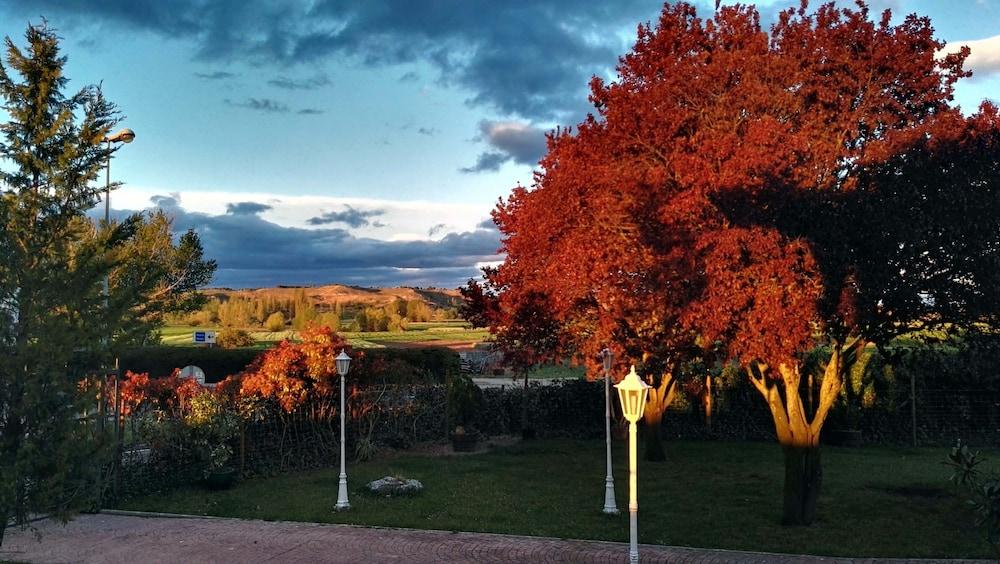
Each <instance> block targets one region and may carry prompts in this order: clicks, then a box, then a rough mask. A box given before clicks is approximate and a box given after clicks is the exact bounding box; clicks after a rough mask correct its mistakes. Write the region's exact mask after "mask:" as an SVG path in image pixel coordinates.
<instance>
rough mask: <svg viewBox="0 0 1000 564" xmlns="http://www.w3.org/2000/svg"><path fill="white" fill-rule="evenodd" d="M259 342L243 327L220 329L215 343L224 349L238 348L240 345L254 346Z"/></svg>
mask: <svg viewBox="0 0 1000 564" xmlns="http://www.w3.org/2000/svg"><path fill="white" fill-rule="evenodd" d="M256 343H257V341H255V340H254V338H253V337H252V336H251V335H250V333H247V332H246V331H244V330H243V329H232V328H228V327H227V328H226V329H223V330H222V331H219V335H218V336H217V337H216V338H215V344H216V345H218V346H220V347H222V348H224V349H236V348H240V347H252V346H254V345H255V344H256Z"/></svg>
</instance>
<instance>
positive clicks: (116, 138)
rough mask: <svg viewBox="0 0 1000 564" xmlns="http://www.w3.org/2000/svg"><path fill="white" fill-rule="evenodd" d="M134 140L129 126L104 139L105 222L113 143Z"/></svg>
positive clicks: (109, 219) (109, 204)
mask: <svg viewBox="0 0 1000 564" xmlns="http://www.w3.org/2000/svg"><path fill="white" fill-rule="evenodd" d="M134 140H135V132H134V131H132V130H131V129H129V128H127V127H126V128H125V129H120V130H118V132H117V133H115V134H114V135H109V136H107V137H105V138H104V141H105V142H106V143H107V144H108V162H107V165H106V166H105V177H104V223H110V222H111V144H112V143H131V142H132V141H134ZM105 297H107V296H105Z"/></svg>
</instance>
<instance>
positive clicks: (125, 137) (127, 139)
mask: <svg viewBox="0 0 1000 564" xmlns="http://www.w3.org/2000/svg"><path fill="white" fill-rule="evenodd" d="M104 140H105V141H109V142H111V143H131V142H132V141H134V140H135V132H134V131H132V130H131V129H129V128H127V127H126V128H125V129H119V130H118V132H117V133H115V134H114V135H109V136H107V137H105V138H104Z"/></svg>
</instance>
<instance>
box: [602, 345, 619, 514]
mask: <svg viewBox="0 0 1000 564" xmlns="http://www.w3.org/2000/svg"><path fill="white" fill-rule="evenodd" d="M614 359H615V354H614V353H613V352H611V349H609V348H607V347H605V348H604V350H602V351H601V361H602V362H603V363H604V444H605V447H607V448H606V451H607V456H606V457H605V458H606V459H607V469H608V471H607V474H606V475H605V476H604V513H606V514H608V515H618V506H617V505H615V478H614V476H612V475H611V365H612V363H613V362H614Z"/></svg>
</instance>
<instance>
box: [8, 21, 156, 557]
mask: <svg viewBox="0 0 1000 564" xmlns="http://www.w3.org/2000/svg"><path fill="white" fill-rule="evenodd" d="M25 38H26V40H27V44H28V48H27V49H26V50H24V51H22V50H21V49H19V48H18V47H17V46H16V45H15V44H14V42H13V41H11V40H10V38H7V39H6V47H7V53H6V57H5V60H6V65H4V64H3V63H0V100H2V104H3V109H4V111H5V112H6V114H7V116H9V121H7V122H6V123H3V124H0V161H2V167H0V183H2V195H0V225H2V229H0V543H2V542H3V533H4V530H5V528H6V527H7V526H8V524H9V523H14V524H15V525H20V526H24V525H25V524H26V523H27V522H28V519H29V517H30V516H32V515H37V514H50V515H54V516H58V517H61V518H66V517H68V515H69V513H70V512H71V511H72V510H73V509H75V508H79V507H80V506H81V504H84V503H87V502H88V500H86V499H84V497H86V496H85V492H88V491H90V492H92V491H93V490H92V489H90V488H88V487H87V484H88V483H90V479H91V478H92V477H93V475H94V473H95V472H96V470H97V468H96V466H97V465H96V464H94V462H93V461H94V460H99V457H97V454H98V453H99V450H98V444H99V441H98V440H96V439H97V437H98V435H97V433H96V429H95V427H96V426H95V425H94V424H93V423H92V422H90V421H89V420H88V419H82V420H81V419H78V414H80V413H83V412H84V410H85V407H84V404H83V403H82V401H83V399H84V398H82V397H81V394H79V393H78V388H77V386H78V382H79V381H80V380H81V379H82V377H83V376H84V370H83V368H81V363H82V361H81V357H84V356H87V357H89V360H94V359H95V358H99V357H101V356H102V354H103V356H104V357H105V359H106V357H107V355H106V353H107V344H108V341H107V340H106V339H104V338H103V336H105V335H108V334H110V333H112V332H113V331H114V330H115V329H116V328H118V327H120V324H117V326H116V322H115V321H116V317H115V312H114V311H113V310H112V308H106V307H105V305H104V299H103V296H102V281H103V280H104V277H105V275H106V274H108V273H109V272H110V270H111V268H112V266H113V260H114V257H115V253H116V252H117V251H118V250H119V249H121V248H122V247H123V245H124V244H125V243H126V242H127V241H128V240H129V239H130V238H131V237H132V236H134V234H135V232H136V230H137V229H138V227H139V223H140V221H138V220H137V219H136V218H131V219H130V220H128V221H125V222H122V223H121V224H118V225H115V226H106V227H105V228H103V229H101V230H100V231H99V232H97V233H96V234H95V233H93V228H92V226H91V224H90V222H89V221H87V220H86V218H85V216H84V212H85V211H86V210H87V209H89V208H91V207H93V206H94V205H95V204H96V203H97V201H98V199H99V195H100V189H99V188H96V187H94V186H95V181H96V180H97V179H98V174H99V173H100V171H101V169H102V168H103V166H104V164H105V162H106V161H107V159H108V158H110V153H111V150H110V149H109V148H108V147H107V146H106V145H105V144H104V143H103V140H104V138H105V136H106V135H107V133H108V132H109V130H110V129H111V128H112V127H114V126H115V124H116V123H117V122H118V120H119V116H118V113H117V111H116V109H115V107H114V105H113V104H111V103H110V102H108V101H107V100H105V99H104V97H103V95H102V93H101V90H100V88H97V87H92V86H90V87H85V88H83V89H82V90H80V91H79V92H77V93H75V94H73V95H71V96H68V97H67V96H66V95H65V94H64V93H63V90H64V88H65V86H66V83H67V80H68V79H67V78H66V77H65V76H64V75H63V68H64V66H65V64H66V58H65V57H63V56H62V55H61V54H60V52H59V45H58V43H59V42H58V38H57V36H56V34H55V32H54V31H53V30H52V29H50V28H49V27H47V25H46V24H45V23H43V24H41V25H38V26H29V27H28V29H27V32H26V33H25ZM118 321H120V318H118ZM84 353H88V354H84ZM89 402H91V404H92V402H93V396H91V397H90V398H89Z"/></svg>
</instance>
